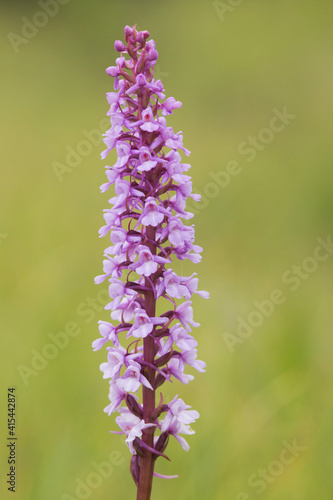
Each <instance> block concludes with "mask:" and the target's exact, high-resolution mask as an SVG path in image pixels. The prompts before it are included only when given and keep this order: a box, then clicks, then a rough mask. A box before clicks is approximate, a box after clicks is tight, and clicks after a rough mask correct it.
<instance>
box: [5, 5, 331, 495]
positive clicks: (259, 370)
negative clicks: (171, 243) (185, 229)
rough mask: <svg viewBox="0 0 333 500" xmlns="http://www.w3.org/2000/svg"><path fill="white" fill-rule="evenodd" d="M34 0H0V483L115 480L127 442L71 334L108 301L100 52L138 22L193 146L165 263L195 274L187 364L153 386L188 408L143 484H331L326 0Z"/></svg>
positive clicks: (91, 491) (104, 489) (309, 490)
mask: <svg viewBox="0 0 333 500" xmlns="http://www.w3.org/2000/svg"><path fill="white" fill-rule="evenodd" d="M44 3H45V2H44ZM41 4H43V1H42V2H41V3H38V2H37V1H29V2H28V1H25V2H23V1H22V2H18V1H16V2H15V1H11V2H9V1H8V2H2V3H1V16H0V25H1V32H2V37H1V143H2V153H1V155H2V156H1V173H2V175H1V194H0V204H1V218H0V255H1V310H0V315H1V332H2V335H1V339H2V340H1V353H2V363H1V368H0V371H1V401H0V411H1V436H2V439H1V446H0V454H1V455H0V456H1V483H2V484H1V493H0V496H1V498H7V497H8V498H16V499H18V500H66V499H67V500H68V499H72V500H73V499H75V498H77V499H79V498H90V499H91V500H131V499H134V498H135V487H134V483H133V482H132V480H131V478H130V476H129V472H128V464H129V458H130V454H129V452H128V450H127V449H126V448H125V446H124V445H123V444H122V441H123V439H122V438H121V437H120V436H113V435H111V434H109V432H108V431H109V430H110V429H115V428H116V427H115V424H114V416H111V417H107V416H106V415H105V414H104V413H103V408H104V406H106V405H107V403H108V401H107V391H108V383H107V381H105V380H103V379H102V374H101V373H100V371H99V364H100V363H101V362H102V361H104V358H105V351H103V350H102V351H100V352H98V353H93V352H92V350H91V347H90V346H91V342H92V340H94V339H95V338H97V336H98V330H97V326H96V323H97V320H98V319H103V318H104V319H106V318H107V314H106V313H105V312H104V311H102V304H103V303H104V301H105V293H103V286H99V287H97V286H96V285H94V283H93V277H94V276H95V275H96V274H100V272H101V269H102V252H103V248H104V247H105V246H106V245H107V240H100V239H98V234H97V231H98V229H99V227H100V226H101V225H102V223H103V219H102V215H101V214H102V210H103V208H105V207H106V206H107V195H104V196H103V195H101V194H100V193H99V185H100V184H102V183H103V182H104V165H105V163H106V162H102V161H100V158H99V154H100V151H101V150H102V144H101V139H100V131H102V130H104V129H105V123H104V125H103V121H105V113H106V112H107V110H108V106H107V102H106V99H105V93H106V92H107V91H110V90H112V79H111V78H110V77H107V75H106V74H105V68H106V67H107V66H109V65H112V64H113V62H114V59H115V57H116V53H115V51H114V49H113V42H114V40H115V39H119V38H120V39H121V38H122V34H123V27H124V26H125V24H130V25H133V24H134V23H137V24H138V27H139V28H140V29H148V30H149V31H150V33H151V36H152V37H153V38H154V39H155V40H156V44H157V49H158V51H159V54H160V59H159V65H158V66H157V75H158V76H159V77H160V78H161V79H162V80H163V83H164V86H165V89H166V93H167V95H168V96H170V95H171V96H174V97H175V98H176V99H180V100H181V101H182V102H183V107H182V108H181V109H180V110H177V111H176V112H175V114H174V116H172V117H171V119H170V120H169V122H170V124H171V125H172V126H173V127H174V128H175V130H177V131H178V130H182V131H183V132H184V143H185V146H186V147H187V148H189V149H190V150H191V151H192V154H191V157H190V161H191V164H192V170H191V175H192V177H193V184H194V186H195V188H196V190H200V192H201V193H202V194H203V201H202V202H201V203H200V204H199V205H198V207H197V210H196V216H195V219H194V222H195V225H196V234H197V243H198V244H200V245H201V246H203V247H204V253H203V262H202V263H201V264H200V265H198V266H194V265H192V264H186V265H184V269H183V271H184V273H192V272H194V271H196V272H198V274H199V277H200V284H201V288H202V289H204V290H209V291H210V293H211V300H210V301H205V300H203V299H201V298H200V297H197V298H195V299H194V309H195V320H196V321H199V322H200V323H201V324H202V326H201V328H199V329H197V330H196V335H197V338H198V341H199V358H200V359H204V360H205V361H206V362H207V372H206V374H203V375H201V374H197V376H196V378H195V381H194V382H192V383H191V384H189V385H188V386H181V385H179V384H176V383H175V384H173V385H169V387H166V388H165V393H166V396H169V397H170V398H171V397H173V396H174V395H175V394H176V393H177V392H178V393H179V395H180V397H182V398H183V399H184V400H185V401H186V402H188V403H189V404H191V405H192V406H193V408H195V409H197V410H198V411H199V412H200V414H201V418H200V419H199V421H198V422H197V423H196V424H195V425H194V428H195V430H196V435H195V436H190V437H189V443H190V446H191V449H190V451H189V452H188V453H185V452H184V451H183V450H182V449H181V448H180V446H179V445H178V443H177V442H173V443H172V444H171V445H170V447H169V448H168V452H169V453H168V454H169V455H170V457H171V458H172V462H171V463H167V462H163V461H161V460H158V462H157V468H156V470H157V471H158V472H161V473H166V474H179V476H180V477H179V479H175V480H172V481H168V482H163V481H162V480H160V479H156V480H155V482H154V489H153V499H156V500H166V499H170V498H174V499H179V500H180V499H181V500H202V499H204V500H206V499H207V500H220V499H228V500H256V499H257V498H259V499H262V500H289V499H292V500H314V499H317V498H318V499H320V500H331V499H332V495H333V480H332V467H333V453H332V449H331V448H332V439H333V431H332V418H333V404H332V403H333V400H332V382H333V371H332V348H333V340H332V333H333V332H332V327H333V321H332V309H333V307H332V291H333V285H332V270H333V255H332V254H331V253H330V252H332V249H331V248H330V246H329V244H328V245H327V241H328V242H330V235H331V234H332V232H333V230H332V215H333V197H332V188H333V173H332V157H333V155H332V125H333V119H332V111H333V101H332V98H333V91H332V77H333V71H332V48H333V40H332V26H331V25H332V15H333V5H332V2H331V1H329V0H322V1H321V2H313V1H308V0H281V1H276V2H273V1H267V0H266V1H264V0H244V1H239V0H238V1H236V0H227V1H225V2H212V1H207V2H206V1H198V0H192V1H173V0H172V1H168V2H156V1H155V2H153V1H141V2H140V1H127V2H113V1H94V2H93V1H88V0H69V1H67V2H65V1H64V0H62V2H61V3H60V0H59V2H56V4H54V2H53V3H52V2H51V3H50V4H52V5H53V7H52V5H51V6H50V4H49V7H48V9H49V13H48V14H45V11H44V15H43V14H42V15H41V14H40V13H41V12H43V10H42V8H41ZM52 8H53V10H52ZM31 22H32V23H33V24H32V25H31V24H29V23H31ZM36 24H37V25H38V26H39V27H37V28H36ZM22 30H23V31H22ZM10 33H11V34H10ZM18 36H20V37H21V38H18ZM279 113H280V114H281V113H283V114H284V118H283V121H281V119H280V120H277V119H274V118H273V117H274V116H277V115H279ZM93 129H98V130H99V133H92V131H93ZM89 133H92V135H89ZM87 134H88V136H89V137H90V138H87ZM249 142H252V143H253V144H254V145H252V146H251V145H249ZM249 148H252V149H250V150H249ZM73 150H74V151H76V155H75V153H74V156H75V157H74V156H73ZM69 152H70V154H69ZM61 165H62V166H61ZM318 238H321V240H318ZM320 241H321V243H320ZM322 241H324V242H326V243H325V244H326V246H327V248H328V249H327V250H325V249H324V247H323V246H322V247H321V249H318V246H319V245H323V243H322ZM314 256H315V257H314ZM293 266H296V267H293ZM297 266H300V267H297ZM296 274H298V275H299V277H297V276H296ZM272 298H273V299H274V300H275V301H276V303H275V304H274V303H273V302H272V301H271V299H272ZM267 300H269V301H270V302H267ZM264 301H266V302H264ZM263 307H265V315H263V313H260V312H258V308H259V309H260V308H261V309H262V308H263ZM255 311H257V312H255ZM240 317H241V318H242V319H240ZM240 322H242V324H243V326H242V327H240V326H239V325H240ZM244 322H246V324H247V325H249V323H248V322H250V323H252V324H253V325H257V326H251V325H249V326H244V324H245V323H244ZM65 329H66V333H65V335H62V336H61V335H58V336H57V337H54V335H56V334H58V333H59V332H64V330H65ZM237 330H238V333H237ZM227 334H229V335H227ZM241 335H243V337H242V336H241ZM60 337H61V338H62V342H63V344H62V348H60V347H56V346H55V344H54V342H55V340H54V339H56V338H58V340H59V339H60ZM66 344H67V345H66ZM50 346H51V347H50ZM36 353H37V354H36ZM43 353H44V354H43ZM45 355H46V356H48V359H46V358H45ZM50 358H52V359H50ZM29 370H30V371H29ZM195 375H196V374H195ZM10 386H15V387H16V396H17V437H18V440H17V456H18V469H17V493H16V495H15V496H14V495H13V494H12V493H8V492H7V490H6V485H5V481H4V476H5V474H7V472H8V465H7V463H6V460H7V448H6V436H7V434H6V419H7V417H6V401H7V396H6V392H7V387H10ZM288 447H289V448H291V449H292V451H290V450H289V448H288ZM110 460H111V461H112V462H113V466H112V467H113V470H112V468H111V465H106V464H104V468H102V469H99V472H97V469H98V467H99V466H98V464H101V462H108V463H109V464H110V463H111V462H110ZM102 473H104V476H106V477H102V475H103V474H102ZM260 476H262V477H260ZM94 481H95V482H94ZM89 484H90V485H93V486H94V487H92V486H90V487H89ZM78 485H81V489H80V488H79V489H77V488H78ZM83 485H86V486H83Z"/></svg>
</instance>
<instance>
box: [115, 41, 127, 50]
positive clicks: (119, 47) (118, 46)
mask: <svg viewBox="0 0 333 500" xmlns="http://www.w3.org/2000/svg"><path fill="white" fill-rule="evenodd" d="M114 48H115V49H116V51H117V52H123V51H124V50H125V49H126V47H125V45H124V44H123V42H122V41H121V40H116V41H115V42H114Z"/></svg>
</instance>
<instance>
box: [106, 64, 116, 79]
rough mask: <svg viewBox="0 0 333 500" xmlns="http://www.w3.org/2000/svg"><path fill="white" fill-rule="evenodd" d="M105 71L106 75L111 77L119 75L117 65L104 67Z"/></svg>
mask: <svg viewBox="0 0 333 500" xmlns="http://www.w3.org/2000/svg"><path fill="white" fill-rule="evenodd" d="M105 71H106V72H107V74H108V75H110V76H113V77H114V76H118V75H119V69H118V68H117V66H109V67H108V68H106V70H105Z"/></svg>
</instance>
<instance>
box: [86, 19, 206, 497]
mask: <svg viewBox="0 0 333 500" xmlns="http://www.w3.org/2000/svg"><path fill="white" fill-rule="evenodd" d="M124 33H125V43H124V42H123V41H121V40H116V42H115V45H114V46H115V50H116V51H117V52H119V53H120V55H119V57H117V59H116V64H115V65H114V66H109V67H108V68H107V70H106V72H107V74H108V75H110V76H112V77H114V78H115V81H114V92H108V93H107V101H108V104H109V106H110V109H109V111H108V112H107V115H108V116H109V117H110V128H109V130H107V131H106V132H105V134H104V135H103V141H104V143H105V145H106V149H105V150H104V151H103V152H102V153H101V157H102V159H105V158H107V157H108V155H109V153H110V152H111V151H113V150H115V152H116V155H117V159H116V161H115V162H114V164H113V166H106V177H107V182H105V183H103V184H102V185H101V188H100V189H101V192H102V193H105V192H108V193H110V191H111V189H112V192H111V194H109V200H108V202H109V207H108V208H106V209H105V210H104V214H103V217H104V221H105V223H104V225H103V226H102V227H101V229H100V230H99V235H100V237H105V236H107V237H108V238H110V244H109V245H108V246H107V248H106V249H105V251H104V260H103V274H101V275H99V276H97V277H96V278H95V282H96V283H97V284H99V283H104V284H105V282H107V283H108V291H109V296H110V302H109V303H108V304H107V305H106V306H105V309H106V311H109V314H110V320H109V321H104V320H100V321H99V331H100V337H99V338H98V339H97V340H95V341H94V342H93V349H94V350H99V349H101V348H102V347H103V346H104V345H105V346H106V349H107V359H106V361H105V362H103V363H102V364H101V365H100V369H101V371H102V373H103V378H105V379H107V380H108V382H109V404H108V406H106V408H105V409H104V411H105V412H106V413H107V414H108V415H111V414H112V413H114V412H118V413H119V414H120V415H119V416H117V417H116V423H117V424H118V426H119V427H120V431H111V432H120V433H124V434H125V435H126V439H125V440H126V443H127V445H128V447H129V450H130V452H131V453H132V455H133V456H132V461H131V472H132V476H133V479H134V481H135V483H136V485H137V486H138V491H143V490H145V491H146V493H145V495H144V496H140V499H141V498H142V499H143V498H144V499H146V498H149V496H148V493H149V492H148V490H147V488H148V489H149V488H150V487H151V480H152V475H153V467H152V466H151V463H154V462H155V460H156V459H157V458H158V457H160V456H163V457H166V455H165V454H164V451H165V448H166V446H167V443H168V440H169V437H170V436H174V437H175V438H176V439H177V440H178V441H179V443H180V444H181V446H182V447H183V449H184V450H186V451H187V450H188V449H189V445H188V443H187V441H185V439H184V438H183V437H182V434H185V435H189V434H193V433H194V431H193V430H192V429H191V427H190V424H192V423H194V421H195V420H196V419H197V418H198V417H199V413H198V412H197V411H196V410H192V409H191V407H190V406H188V405H187V404H186V403H184V401H183V400H182V399H180V398H178V396H176V397H175V398H173V399H172V400H171V401H169V402H167V401H163V398H162V395H161V399H160V402H158V401H157V400H156V398H155V394H156V390H157V389H158V388H159V387H161V386H163V384H164V383H165V382H166V381H169V380H171V381H172V380H174V379H178V380H180V381H181V382H183V383H184V384H187V383H188V382H189V381H191V380H193V378H194V376H193V375H192V374H191V373H185V370H187V368H189V369H190V371H191V370H192V369H195V370H197V371H199V372H204V371H205V363H204V362H203V361H200V360H198V359H197V346H198V342H197V340H196V339H195V338H194V337H193V336H192V335H191V332H192V328H195V327H198V326H200V325H199V323H197V322H196V321H194V313H193V308H192V302H191V298H192V295H193V294H194V293H196V294H198V295H200V296H201V297H203V298H208V297H209V294H208V292H205V291H201V290H199V291H198V278H197V277H196V273H193V274H192V275H191V276H180V275H179V274H177V272H176V271H175V270H174V266H173V262H174V261H175V260H176V259H178V260H184V259H189V260H190V261H191V262H193V263H198V262H200V260H201V255H200V253H201V252H202V248H201V247H200V246H198V245H196V244H195V230H194V225H193V224H189V223H188V220H189V219H192V217H193V214H192V213H190V212H188V211H186V200H187V199H188V198H192V199H193V200H194V201H199V200H200V196H199V195H197V194H195V193H193V192H192V181H191V177H190V176H189V175H188V171H189V169H190V165H189V164H188V163H185V162H184V161H183V159H182V155H185V156H188V155H189V154H190V151H189V150H188V149H186V148H185V147H184V146H183V135H182V132H174V130H173V129H172V127H170V126H168V125H167V121H166V117H167V116H168V115H170V114H173V112H174V110H176V109H178V108H180V107H181V105H182V104H181V102H180V101H177V100H176V99H174V98H173V97H168V98H167V99H166V98H165V92H164V88H163V84H162V82H161V81H160V80H155V78H154V66H155V64H156V60H157V58H158V52H157V50H156V47H155V42H154V40H148V38H149V33H148V32H147V31H138V30H137V29H136V27H133V28H132V27H130V26H126V27H125V32H124ZM185 172H186V173H185ZM110 321H111V322H110ZM139 390H142V403H140V402H139V401H140V393H139ZM149 464H150V465H149ZM156 475H158V476H159V477H164V476H163V475H160V474H156ZM147 485H148V486H147ZM149 485H150V486H149ZM138 498H139V497H138Z"/></svg>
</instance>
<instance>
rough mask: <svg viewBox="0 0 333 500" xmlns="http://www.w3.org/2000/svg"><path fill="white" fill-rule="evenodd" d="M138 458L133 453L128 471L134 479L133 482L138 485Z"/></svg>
mask: <svg viewBox="0 0 333 500" xmlns="http://www.w3.org/2000/svg"><path fill="white" fill-rule="evenodd" d="M139 461H140V458H139V456H138V455H133V456H132V458H131V466H130V471H131V474H132V478H133V479H134V482H135V484H136V486H138V485H139V478H140V463H139Z"/></svg>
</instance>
